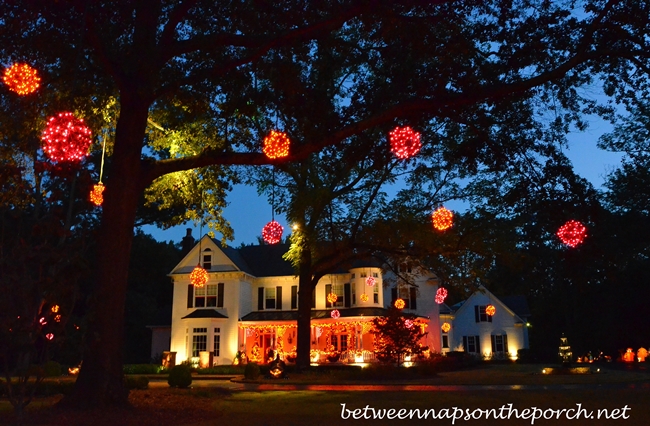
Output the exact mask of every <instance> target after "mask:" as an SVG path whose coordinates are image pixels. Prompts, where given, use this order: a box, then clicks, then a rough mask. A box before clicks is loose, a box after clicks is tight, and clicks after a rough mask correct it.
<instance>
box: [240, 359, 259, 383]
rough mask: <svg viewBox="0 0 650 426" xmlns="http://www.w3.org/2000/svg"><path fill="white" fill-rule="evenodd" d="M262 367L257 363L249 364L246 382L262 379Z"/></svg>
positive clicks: (246, 370)
mask: <svg viewBox="0 0 650 426" xmlns="http://www.w3.org/2000/svg"><path fill="white" fill-rule="evenodd" d="M260 374H261V372H260V366H259V365H257V363H255V362H249V363H248V364H246V368H245V369H244V378H245V379H246V380H257V379H258V378H259V377H260Z"/></svg>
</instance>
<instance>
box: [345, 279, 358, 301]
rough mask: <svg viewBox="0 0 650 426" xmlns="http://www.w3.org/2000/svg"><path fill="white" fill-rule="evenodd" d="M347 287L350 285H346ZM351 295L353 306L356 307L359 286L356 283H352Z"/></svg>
mask: <svg viewBox="0 0 650 426" xmlns="http://www.w3.org/2000/svg"><path fill="white" fill-rule="evenodd" d="M346 285H348V286H349V285H350V284H346ZM350 294H351V297H352V304H353V305H356V304H357V286H356V283H352V285H351V287H350Z"/></svg>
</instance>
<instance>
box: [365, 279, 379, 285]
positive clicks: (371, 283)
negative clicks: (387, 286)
mask: <svg viewBox="0 0 650 426" xmlns="http://www.w3.org/2000/svg"><path fill="white" fill-rule="evenodd" d="M376 282H377V280H376V279H375V277H368V278H366V285H367V286H368V287H372V286H374V285H375V283H376Z"/></svg>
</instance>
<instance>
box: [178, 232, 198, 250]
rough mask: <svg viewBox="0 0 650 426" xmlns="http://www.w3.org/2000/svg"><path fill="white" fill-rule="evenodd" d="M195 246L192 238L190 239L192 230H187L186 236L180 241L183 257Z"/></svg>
mask: <svg viewBox="0 0 650 426" xmlns="http://www.w3.org/2000/svg"><path fill="white" fill-rule="evenodd" d="M195 245H196V241H194V237H192V228H187V234H185V236H184V237H183V239H182V240H181V250H182V251H183V256H185V255H186V254H187V253H189V252H190V250H192V247H194V246H195Z"/></svg>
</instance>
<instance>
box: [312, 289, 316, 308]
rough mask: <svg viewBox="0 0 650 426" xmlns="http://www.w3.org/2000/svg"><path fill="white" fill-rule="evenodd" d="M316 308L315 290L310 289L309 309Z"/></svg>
mask: <svg viewBox="0 0 650 426" xmlns="http://www.w3.org/2000/svg"><path fill="white" fill-rule="evenodd" d="M315 307H316V289H315V288H312V289H311V308H312V309H314V308H315Z"/></svg>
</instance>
